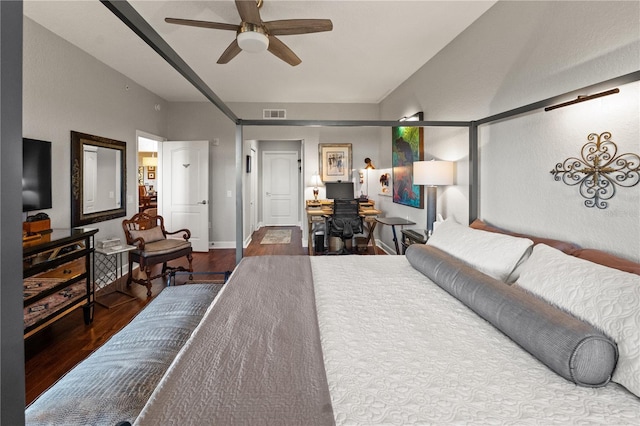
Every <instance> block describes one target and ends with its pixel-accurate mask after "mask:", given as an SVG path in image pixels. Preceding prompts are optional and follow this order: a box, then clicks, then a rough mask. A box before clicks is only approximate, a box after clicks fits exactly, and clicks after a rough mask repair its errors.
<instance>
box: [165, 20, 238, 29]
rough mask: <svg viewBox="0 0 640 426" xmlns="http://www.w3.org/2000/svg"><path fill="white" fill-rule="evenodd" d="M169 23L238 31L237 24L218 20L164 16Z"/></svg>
mask: <svg viewBox="0 0 640 426" xmlns="http://www.w3.org/2000/svg"><path fill="white" fill-rule="evenodd" d="M164 21H165V22H167V23H169V24H178V25H188V26H190V27H200V28H211V29H214V30H231V31H238V25H234V24H223V23H220V22H209V21H194V20H193V19H178V18H164Z"/></svg>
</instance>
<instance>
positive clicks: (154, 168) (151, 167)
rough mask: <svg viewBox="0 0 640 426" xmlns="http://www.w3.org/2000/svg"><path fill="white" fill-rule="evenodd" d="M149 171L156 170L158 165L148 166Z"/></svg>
mask: <svg viewBox="0 0 640 426" xmlns="http://www.w3.org/2000/svg"><path fill="white" fill-rule="evenodd" d="M147 171H150V172H155V171H156V166H149V167H147Z"/></svg>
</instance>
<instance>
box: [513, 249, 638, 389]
mask: <svg viewBox="0 0 640 426" xmlns="http://www.w3.org/2000/svg"><path fill="white" fill-rule="evenodd" d="M517 285H519V286H521V287H523V288H525V289H526V290H528V291H530V292H532V293H534V294H537V295H538V296H540V297H542V298H544V299H546V300H547V301H548V302H551V303H553V304H555V305H556V306H559V307H561V308H563V309H565V310H567V311H569V312H571V313H572V314H573V315H575V316H577V317H578V318H581V319H582V320H584V321H587V322H589V323H591V324H593V325H594V326H596V327H598V328H600V329H601V330H602V331H604V332H605V333H606V334H608V335H609V336H610V337H611V338H612V339H613V340H614V341H615V342H616V343H617V344H618V350H619V359H618V365H617V367H616V369H615V371H614V372H613V378H612V381H614V382H616V383H619V384H621V385H623V386H624V387H626V388H627V389H628V390H630V391H631V392H633V393H634V394H636V395H637V396H640V276H638V275H635V274H630V273H628V272H622V271H618V270H616V269H612V268H608V267H606V266H602V265H598V264H595V263H592V262H588V261H586V260H583V259H578V258H576V257H574V256H569V255H567V254H565V253H562V252H561V251H559V250H556V249H554V248H551V247H549V246H546V245H544V244H538V245H536V246H535V247H534V249H533V253H532V254H531V257H529V259H528V260H527V262H526V263H525V264H524V265H523V268H522V273H521V274H520V278H519V279H518V282H517Z"/></svg>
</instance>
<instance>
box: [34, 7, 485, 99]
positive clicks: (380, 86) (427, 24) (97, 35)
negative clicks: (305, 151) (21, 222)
mask: <svg viewBox="0 0 640 426" xmlns="http://www.w3.org/2000/svg"><path fill="white" fill-rule="evenodd" d="M130 3H131V5H132V6H133V7H134V8H135V9H136V10H137V11H138V12H139V13H140V14H141V15H142V17H143V18H144V19H145V20H146V21H147V22H149V23H150V24H151V26H152V27H153V28H154V29H155V30H156V31H157V32H158V33H159V34H160V35H161V36H162V38H164V39H165V41H167V42H168V43H169V45H170V46H171V47H172V48H173V49H174V50H175V51H176V52H177V53H178V54H179V55H180V56H181V57H182V58H183V59H184V60H185V61H186V62H187V64H189V66H190V67H191V68H192V69H193V70H194V71H195V72H196V73H197V74H198V75H199V76H200V78H201V79H202V80H204V81H205V83H206V84H207V85H208V86H209V87H210V88H211V89H212V90H213V91H214V92H215V93H216V94H217V95H218V96H219V97H220V98H221V99H222V100H223V101H224V102H274V103H278V102H280V103H284V102H302V103H305V102H313V103H378V102H380V101H381V100H383V99H384V98H385V96H387V94H389V93H390V92H391V91H393V90H394V89H395V88H396V87H398V85H400V84H401V83H402V82H403V81H405V80H406V79H407V78H408V77H409V76H411V75H412V74H413V73H414V72H416V71H417V70H418V69H419V68H420V67H421V66H422V65H424V64H425V63H426V62H427V61H428V60H429V59H431V58H432V57H433V56H434V55H435V54H437V53H438V52H439V51H440V50H441V49H442V48H444V47H445V46H446V45H447V44H448V43H449V42H451V41H452V40H453V39H454V38H455V37H456V36H458V35H459V34H460V33H461V32H462V31H464V29H465V28H467V27H468V26H469V25H471V24H472V23H473V22H474V21H475V20H476V19H477V18H478V17H479V16H480V15H482V14H483V13H484V12H485V11H486V10H487V9H489V8H490V7H491V6H492V5H493V4H494V3H495V1H426V0H410V1H402V0H399V1H380V0H339V1H335V0H315V1H307V0H296V1H291V0H264V4H263V5H262V7H261V9H260V14H261V17H262V20H263V21H272V20H280V19H303V18H305V19H317V18H323V19H331V21H332V22H333V30H332V31H330V32H321V33H314V34H302V35H286V36H280V37H279V38H280V40H282V41H283V42H284V43H285V44H286V45H287V46H288V47H290V48H291V49H292V50H293V51H294V52H295V53H296V54H297V55H298V56H299V57H300V59H301V60H302V63H301V64H300V65H298V66H295V67H293V66H291V65H288V64H287V63H285V62H283V61H281V60H280V59H278V58H277V57H275V56H274V55H272V54H270V53H269V52H262V53H247V52H241V53H240V54H239V55H238V56H237V57H235V58H234V59H233V60H231V61H230V62H229V63H228V64H224V65H221V64H217V63H216V61H217V60H218V58H219V56H220V55H221V54H222V52H223V51H224V50H225V49H226V48H227V46H228V45H229V44H230V43H231V42H232V41H233V39H234V37H235V32H233V31H225V30H217V29H206V28H197V27H189V26H181V25H172V24H169V23H166V22H165V21H164V18H166V17H173V18H184V19H194V20H204V21H214V22H222V23H230V24H239V23H240V16H239V14H238V11H237V9H236V5H235V2H234V1H233V0H215V1H187V0H184V1H183V0H180V1H138V0H134V1H131V2H130ZM24 14H25V15H26V16H27V17H29V18H30V19H32V20H34V21H35V22H37V23H39V24H40V25H42V26H44V27H45V28H47V29H49V30H50V31H52V32H53V33H55V34H57V35H59V36H60V37H62V38H64V39H66V40H67V41H69V42H70V43H72V44H74V45H76V46H77V47H79V48H80V49H82V50H84V51H86V52H87V53H89V54H90V55H92V56H94V57H96V58H97V59H99V60H100V61H102V62H104V63H105V64H107V65H109V66H110V67H112V68H114V69H116V70H117V71H119V72H121V73H122V74H124V75H125V76H127V77H128V78H130V79H131V80H132V81H135V82H136V83H138V84H140V85H142V86H144V87H146V88H147V89H148V90H150V91H151V92H153V93H156V94H157V95H159V96H160V97H162V98H163V99H165V100H167V101H204V100H205V99H204V97H203V96H202V95H201V94H200V93H199V92H198V91H196V90H195V89H194V88H193V87H191V85H190V84H189V83H187V82H186V81H185V80H184V79H183V78H182V77H181V76H180V75H179V74H178V73H177V72H176V71H175V70H174V69H173V68H171V67H170V66H169V65H168V64H166V63H165V62H164V60H163V59H162V58H160V57H159V56H158V55H157V54H156V53H155V52H154V51H153V50H152V49H151V48H149V47H148V46H147V45H146V44H145V43H144V42H143V41H142V40H140V39H139V38H138V36H136V35H135V34H134V33H133V32H132V31H131V30H130V29H129V28H127V27H126V26H125V25H124V24H123V23H122V22H120V21H119V20H118V19H117V18H116V17H115V16H114V15H113V14H112V13H111V12H110V11H109V10H108V9H107V8H106V7H105V6H104V5H102V4H101V3H100V2H99V1H89V0H75V1H57V0H48V1H31V0H26V1H25V2H24Z"/></svg>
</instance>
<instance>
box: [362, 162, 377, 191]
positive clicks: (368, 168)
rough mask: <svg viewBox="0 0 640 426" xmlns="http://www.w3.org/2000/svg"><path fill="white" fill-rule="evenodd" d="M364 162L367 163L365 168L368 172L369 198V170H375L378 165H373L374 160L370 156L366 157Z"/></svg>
mask: <svg viewBox="0 0 640 426" xmlns="http://www.w3.org/2000/svg"><path fill="white" fill-rule="evenodd" d="M364 163H365V164H366V166H365V168H364V169H365V171H366V173H367V194H366V195H367V198H369V170H375V168H376V166H374V165H373V162H372V161H371V158H369V157H367V158H365V159H364Z"/></svg>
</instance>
